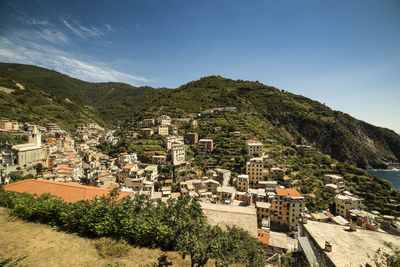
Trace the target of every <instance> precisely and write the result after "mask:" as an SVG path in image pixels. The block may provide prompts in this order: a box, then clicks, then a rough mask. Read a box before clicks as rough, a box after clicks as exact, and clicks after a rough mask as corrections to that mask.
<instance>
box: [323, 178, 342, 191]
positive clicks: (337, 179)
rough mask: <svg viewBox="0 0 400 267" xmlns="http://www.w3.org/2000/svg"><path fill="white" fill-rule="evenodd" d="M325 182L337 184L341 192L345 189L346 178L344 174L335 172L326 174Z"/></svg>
mask: <svg viewBox="0 0 400 267" xmlns="http://www.w3.org/2000/svg"><path fill="white" fill-rule="evenodd" d="M324 182H325V183H328V184H334V185H336V187H337V190H339V192H343V191H344V190H345V185H344V179H343V177H342V176H339V175H335V174H325V175H324Z"/></svg>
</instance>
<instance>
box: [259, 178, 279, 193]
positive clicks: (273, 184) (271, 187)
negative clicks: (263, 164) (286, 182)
mask: <svg viewBox="0 0 400 267" xmlns="http://www.w3.org/2000/svg"><path fill="white" fill-rule="evenodd" d="M277 187H278V182H277V181H258V188H264V189H265V191H266V192H275V189H276V188H277Z"/></svg>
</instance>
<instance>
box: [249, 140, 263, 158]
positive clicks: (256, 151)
mask: <svg viewBox="0 0 400 267" xmlns="http://www.w3.org/2000/svg"><path fill="white" fill-rule="evenodd" d="M246 151H247V153H248V154H249V155H250V156H251V157H254V156H259V157H261V156H263V154H264V153H263V144H262V143H261V142H258V141H254V140H248V141H247V142H246Z"/></svg>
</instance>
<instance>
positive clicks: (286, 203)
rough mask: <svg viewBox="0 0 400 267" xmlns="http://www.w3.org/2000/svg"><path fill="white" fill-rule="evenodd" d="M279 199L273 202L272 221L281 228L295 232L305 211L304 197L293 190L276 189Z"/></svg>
mask: <svg viewBox="0 0 400 267" xmlns="http://www.w3.org/2000/svg"><path fill="white" fill-rule="evenodd" d="M275 192H276V195H277V198H276V199H274V200H272V202H271V206H272V213H271V221H272V222H275V223H277V224H278V225H279V226H281V227H283V228H286V229H289V230H294V229H295V228H296V226H297V223H298V220H299V219H300V216H301V214H302V213H304V211H305V203H304V197H303V196H302V195H301V194H300V193H299V192H298V191H297V190H296V189H293V188H290V189H288V188H276V189H275Z"/></svg>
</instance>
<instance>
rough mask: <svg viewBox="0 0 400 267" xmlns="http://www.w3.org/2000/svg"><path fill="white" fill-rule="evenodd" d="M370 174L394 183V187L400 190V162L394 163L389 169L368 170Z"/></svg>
mask: <svg viewBox="0 0 400 267" xmlns="http://www.w3.org/2000/svg"><path fill="white" fill-rule="evenodd" d="M366 171H367V172H368V173H369V174H370V175H372V176H375V177H379V178H383V179H385V180H388V181H389V182H391V183H392V186H393V188H394V189H397V190H400V164H393V165H390V166H389V169H387V170H366Z"/></svg>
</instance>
